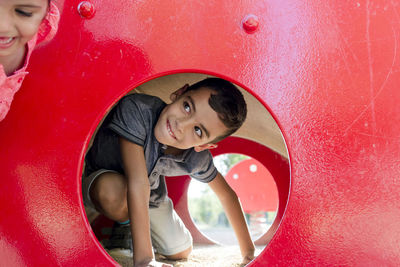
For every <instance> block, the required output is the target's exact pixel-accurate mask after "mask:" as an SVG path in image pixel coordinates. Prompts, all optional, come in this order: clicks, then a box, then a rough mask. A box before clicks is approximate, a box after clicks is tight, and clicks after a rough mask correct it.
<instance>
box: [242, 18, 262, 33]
mask: <svg viewBox="0 0 400 267" xmlns="http://www.w3.org/2000/svg"><path fill="white" fill-rule="evenodd" d="M242 26H243V29H244V30H245V31H246V32H247V33H254V32H255V31H256V30H257V29H258V26H259V20H258V17H257V16H256V15H247V16H246V17H245V18H244V19H243V20H242Z"/></svg>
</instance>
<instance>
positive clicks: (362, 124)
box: [0, 0, 400, 266]
mask: <svg viewBox="0 0 400 267" xmlns="http://www.w3.org/2000/svg"><path fill="white" fill-rule="evenodd" d="M91 2H92V3H93V4H94V7H95V10H96V13H95V15H94V16H93V18H91V19H90V20H88V19H85V18H83V17H81V16H80V15H79V14H78V12H77V6H78V4H79V1H72V0H65V1H63V0H59V1H57V5H58V6H59V7H60V11H61V13H62V16H61V21H60V27H59V32H58V34H57V36H56V38H55V39H53V40H52V41H51V42H50V43H49V44H47V45H44V46H42V47H39V48H38V49H37V50H36V51H35V52H34V54H33V56H32V58H31V64H30V67H29V72H30V74H29V76H28V77H27V78H26V80H25V81H24V84H23V86H22V88H21V90H20V91H19V92H18V93H17V95H16V97H15V100H14V102H13V104H12V107H11V110H10V112H9V114H8V116H7V117H6V119H5V120H3V121H2V122H1V123H0V150H1V153H0V157H1V160H0V162H1V166H2V168H1V170H2V174H1V177H2V179H1V185H0V203H1V204H0V217H1V220H0V260H1V264H2V265H3V266H60V265H61V266H112V265H115V262H114V261H112V259H111V258H110V257H109V256H108V255H107V254H105V252H104V251H103V250H102V249H101V248H100V246H99V245H98V243H97V242H96V241H95V239H94V238H93V233H92V232H91V231H90V228H89V226H88V223H87V220H86V219H85V216H84V212H83V208H82V201H81V194H80V174H81V171H82V161H83V156H84V151H85V149H86V147H87V145H88V141H89V139H90V138H91V135H92V134H93V132H94V129H95V127H96V125H97V124H98V123H99V121H100V120H101V118H102V117H103V116H104V114H105V112H106V111H107V109H109V108H110V107H111V105H112V104H113V103H114V102H116V101H117V100H118V99H119V98H120V97H121V96H122V95H124V94H125V93H126V92H127V91H128V90H129V89H131V88H133V87H135V86H137V85H139V84H141V83H143V82H145V81H147V80H149V79H152V78H154V77H158V76H160V75H164V74H169V73H176V72H186V71H194V72H203V73H209V74H215V75H217V76H221V77H225V78H228V79H230V80H232V81H235V82H237V83H238V84H239V85H241V86H243V87H244V88H247V89H248V90H249V92H251V93H252V94H253V95H254V96H256V97H257V98H258V99H259V100H260V101H261V102H262V103H263V104H264V105H265V106H266V107H267V108H268V109H269V110H270V111H271V113H272V114H273V115H274V117H275V118H276V120H277V122H278V124H279V125H280V127H281V130H282V132H283V135H284V137H285V140H286V143H287V146H288V151H289V155H290V164H291V187H290V195H289V199H288V204H287V208H286V212H285V216H284V217H283V219H282V221H281V224H280V226H279V228H278V230H277V231H276V234H275V236H274V238H273V239H272V241H271V242H270V243H269V245H268V246H267V248H266V249H265V250H264V251H263V252H262V254H261V255H260V256H259V257H258V258H257V259H256V261H255V262H254V263H253V264H251V266H265V265H280V266H294V265H343V266H366V265H367V266H371V265H372V266H375V265H380V266H382V265H386V266H398V265H399V264H400V250H399V240H400V190H399V186H400V180H399V177H400V164H399V162H400V142H399V138H400V123H399V120H400V105H399V103H400V90H399V87H400V52H399V51H398V50H399V47H400V15H399V14H400V1H399V0H390V1H389V0H367V1H342V0H334V1H329V2H326V1H318V0H314V1H300V0H291V1H275V0H266V1H261V0H257V1H255V0H254V1H250V0H244V1H236V2H235V1H234V2H226V1H213V0H210V1H193V0H175V1H151V0H146V1H128V0H121V1H104V0H93V1H91ZM248 14H254V15H255V16H257V17H258V19H259V26H258V29H257V31H256V32H254V33H253V34H248V33H246V32H245V31H244V30H243V27H242V21H243V18H245V17H246V16H247V15H248ZM278 188H279V185H278Z"/></svg>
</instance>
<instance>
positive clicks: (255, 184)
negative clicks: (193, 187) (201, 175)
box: [225, 148, 279, 212]
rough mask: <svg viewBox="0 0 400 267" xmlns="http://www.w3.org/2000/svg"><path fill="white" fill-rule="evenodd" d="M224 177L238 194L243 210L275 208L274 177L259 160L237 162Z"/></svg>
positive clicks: (276, 205) (276, 193)
mask: <svg viewBox="0 0 400 267" xmlns="http://www.w3.org/2000/svg"><path fill="white" fill-rule="evenodd" d="M249 149H251V148H249ZM225 179H226V181H227V182H228V184H229V185H230V186H231V187H232V189H233V190H235V192H236V194H237V195H238V196H239V198H240V201H241V203H242V206H243V210H244V211H245V212H252V211H276V210H277V208H278V200H279V198H278V191H277V188H276V184H275V181H274V178H273V177H272V175H271V174H270V172H269V171H268V169H267V168H265V167H264V165H262V164H261V163H260V162H259V161H257V160H255V159H253V158H251V159H246V160H243V161H240V162H238V163H237V164H235V165H234V166H233V167H232V168H231V169H230V170H229V171H228V173H227V174H226V175H225Z"/></svg>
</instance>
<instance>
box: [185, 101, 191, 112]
mask: <svg viewBox="0 0 400 267" xmlns="http://www.w3.org/2000/svg"><path fill="white" fill-rule="evenodd" d="M183 108H184V109H185V111H186V112H188V113H189V112H190V105H189V104H188V102H184V103H183Z"/></svg>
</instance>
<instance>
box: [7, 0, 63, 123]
mask: <svg viewBox="0 0 400 267" xmlns="http://www.w3.org/2000/svg"><path fill="white" fill-rule="evenodd" d="M59 18H60V14H59V11H58V9H57V7H56V6H55V5H54V4H53V3H50V0H0V121H1V120H3V119H4V117H5V116H6V115H7V112H8V110H9V109H10V105H11V102H12V100H13V97H14V94H15V93H16V92H17V91H18V89H19V88H20V87H21V83H22V81H23V79H24V77H25V75H26V74H28V72H26V71H25V70H26V67H27V65H28V61H29V58H30V56H31V54H32V50H33V49H34V47H35V45H36V44H38V43H40V42H43V41H47V40H50V39H51V38H53V37H54V35H55V33H56V31H57V27H58V20H59Z"/></svg>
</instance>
